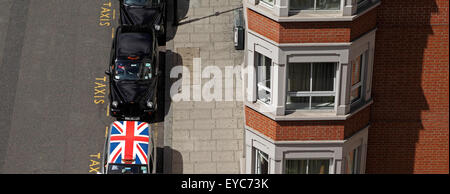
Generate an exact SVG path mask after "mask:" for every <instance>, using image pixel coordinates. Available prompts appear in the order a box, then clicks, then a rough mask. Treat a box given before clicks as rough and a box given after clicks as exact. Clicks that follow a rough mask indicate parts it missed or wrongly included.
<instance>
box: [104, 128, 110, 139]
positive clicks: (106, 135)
mask: <svg viewBox="0 0 450 194" xmlns="http://www.w3.org/2000/svg"><path fill="white" fill-rule="evenodd" d="M108 128H109V127H108V126H106V131H105V138H106V137H108Z"/></svg>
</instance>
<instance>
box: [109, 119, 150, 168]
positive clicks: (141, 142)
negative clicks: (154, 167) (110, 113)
mask: <svg viewBox="0 0 450 194" xmlns="http://www.w3.org/2000/svg"><path fill="white" fill-rule="evenodd" d="M149 130H150V127H149V124H148V123H145V122H139V121H116V122H114V123H113V124H112V125H111V137H110V141H109V158H108V161H109V163H113V164H147V163H148V144H149V140H150V136H149Z"/></svg>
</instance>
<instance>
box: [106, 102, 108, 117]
mask: <svg viewBox="0 0 450 194" xmlns="http://www.w3.org/2000/svg"><path fill="white" fill-rule="evenodd" d="M106 116H107V117H109V104H108V105H106Z"/></svg>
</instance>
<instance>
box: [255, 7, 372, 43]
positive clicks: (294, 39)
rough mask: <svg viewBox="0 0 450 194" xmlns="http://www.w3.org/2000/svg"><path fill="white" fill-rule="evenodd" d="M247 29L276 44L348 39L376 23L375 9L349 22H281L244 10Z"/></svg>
mask: <svg viewBox="0 0 450 194" xmlns="http://www.w3.org/2000/svg"><path fill="white" fill-rule="evenodd" d="M247 10H248V12H247V15H248V18H247V22H248V28H249V29H251V30H252V31H255V32H257V33H258V34H261V35H263V36H265V37H267V38H268V39H270V40H273V41H275V42H277V43H330V42H351V41H353V40H354V39H356V38H358V37H360V36H361V35H363V34H364V33H366V32H368V31H370V30H372V29H374V28H375V26H376V13H377V11H376V9H373V10H371V11H369V12H368V13H366V14H364V15H362V16H360V17H359V18H357V19H356V20H354V21H351V22H282V23H277V22H276V21H274V20H272V19H269V18H267V17H265V16H264V15H261V14H259V13H257V12H255V11H253V10H251V9H247Z"/></svg>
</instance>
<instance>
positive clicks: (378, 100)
mask: <svg viewBox="0 0 450 194" xmlns="http://www.w3.org/2000/svg"><path fill="white" fill-rule="evenodd" d="M448 5H449V3H448V1H447V0H411V1H405V0H384V1H380V0H244V12H245V16H246V61H245V62H246V67H247V77H246V89H247V93H246V97H247V98H246V102H245V103H244V106H245V147H244V151H245V153H246V165H245V167H246V173H332V174H335V173H337V174H341V173H448V172H449V171H448V162H449V160H448V159H449V158H448V142H449V141H448V137H449V136H448V132H449V128H448V118H449V117H448V116H449V115H448V105H449V104H448V102H449V93H448V82H449V79H448V67H449V62H448V55H449V53H448V51H449V50H448Z"/></svg>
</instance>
